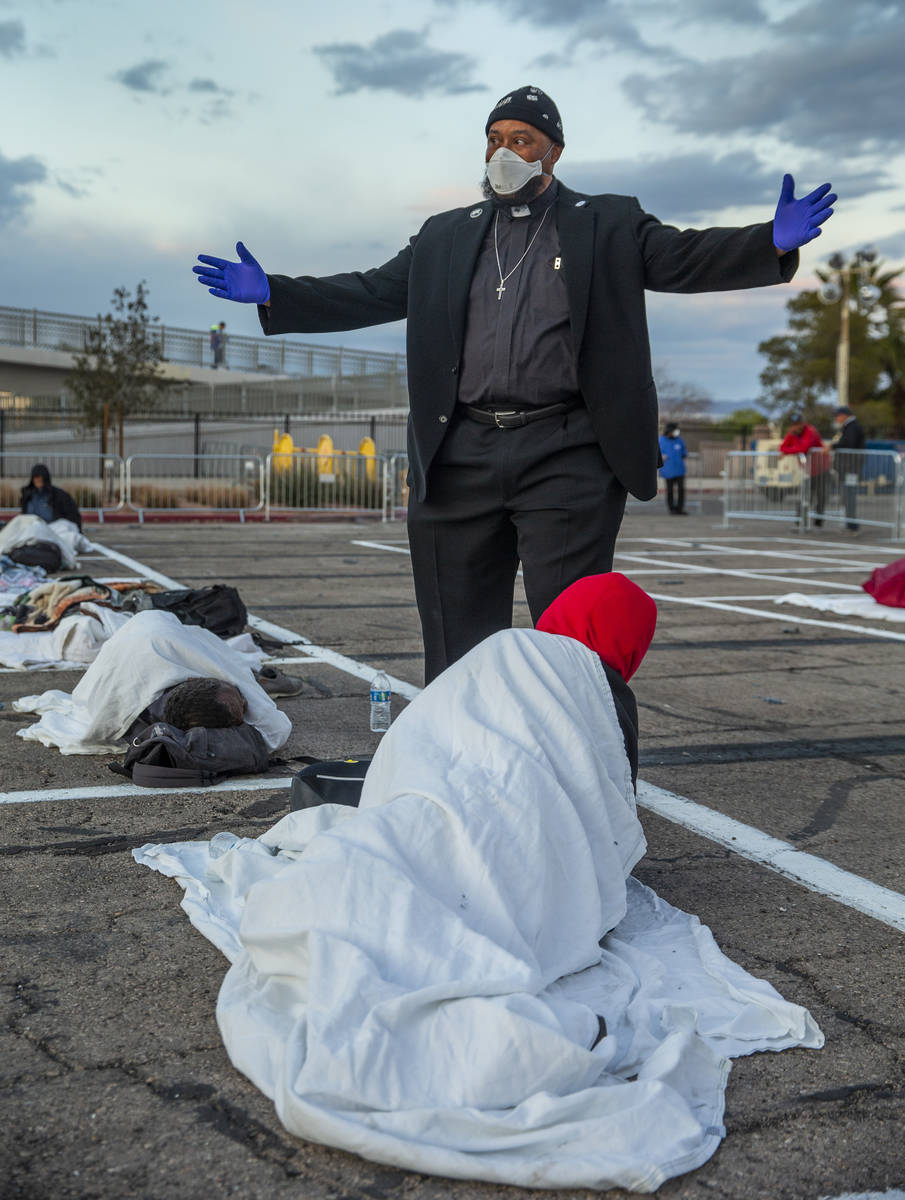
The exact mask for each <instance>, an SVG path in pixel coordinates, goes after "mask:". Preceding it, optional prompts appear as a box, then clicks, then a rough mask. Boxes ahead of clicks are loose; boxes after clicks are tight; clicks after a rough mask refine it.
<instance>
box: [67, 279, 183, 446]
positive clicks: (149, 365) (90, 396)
mask: <svg viewBox="0 0 905 1200" xmlns="http://www.w3.org/2000/svg"><path fill="white" fill-rule="evenodd" d="M111 303H112V309H113V311H112V312H109V313H107V314H106V315H105V316H101V315H100V313H98V317H97V324H96V325H92V326H90V327H89V328H88V330H87V331H86V334H85V349H84V351H83V352H82V353H80V354H76V355H75V356H74V360H73V370H72V372H71V373H70V375H69V376H68V377H67V379H66V386H67V389H68V390H69V392H70V393H71V395H72V397H73V398H74V399H75V401H76V403H77V405H78V407H79V410H80V414H81V419H82V423H83V424H84V425H85V426H87V427H97V426H99V427H100V429H101V449H102V452H103V453H104V454H106V453H107V448H108V446H107V443H108V438H109V431H110V425H111V422H112V421H114V420H115V422H116V425H117V427H118V432H119V453H120V456H122V454H123V437H124V434H123V431H124V427H125V421H126V417H127V416H128V415H129V414H130V413H133V412H136V411H139V410H142V411H143V410H146V409H148V408H151V407H153V405H154V402H155V400H156V399H157V397H158V396H159V395H160V393H161V392H162V391H163V390H164V389H165V388H166V387H167V386H168V383H167V380H166V379H165V378H164V375H163V371H162V369H161V362H162V361H163V355H162V352H161V344H160V339H159V337H158V336H157V331H156V330H155V329H154V328H153V326H154V323H155V322H156V321H157V320H158V318H157V317H150V316H149V315H148V291H147V288H146V287H145V284H144V281H143V280H142V281H141V282H139V284H138V286H137V287H136V289H135V297H134V299H133V298H132V295H131V293H130V291H129V289H128V288H124V287H118V288H116V290H115V291H114V293H113V299H112V302H111Z"/></svg>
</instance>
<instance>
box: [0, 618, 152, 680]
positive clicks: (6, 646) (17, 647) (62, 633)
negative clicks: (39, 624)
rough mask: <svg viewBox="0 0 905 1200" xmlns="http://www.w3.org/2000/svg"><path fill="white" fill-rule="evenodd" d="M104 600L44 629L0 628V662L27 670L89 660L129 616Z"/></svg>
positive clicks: (95, 655) (0, 663) (90, 660)
mask: <svg viewBox="0 0 905 1200" xmlns="http://www.w3.org/2000/svg"><path fill="white" fill-rule="evenodd" d="M130 616H131V614H130V613H123V612H117V611H116V609H113V608H106V607H105V606H104V605H103V604H93V603H91V602H87V603H85V604H83V605H82V606H81V611H80V612H77V613H74V614H73V615H72V616H70V617H64V618H63V619H62V621H60V622H59V624H58V625H57V626H56V627H55V628H54V629H50V630H48V631H47V632H46V633H39V632H36V633H13V632H12V631H10V630H4V631H3V632H0V665H2V666H4V667H16V668H18V669H20V670H23V671H24V670H26V669H27V668H29V667H32V668H34V667H58V666H64V667H65V666H71V665H79V664H83V663H91V662H94V660H95V659H96V658H97V656H98V654H99V653H100V649H101V646H103V644H104V643H105V642H107V641H109V639H110V638H111V637H113V635H114V633H116V631H117V629H120V628H122V626H123V625H125V623H126V621H128V620H129V619H130Z"/></svg>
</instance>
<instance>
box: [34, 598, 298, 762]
mask: <svg viewBox="0 0 905 1200" xmlns="http://www.w3.org/2000/svg"><path fill="white" fill-rule="evenodd" d="M28 636H34V635H33V634H32V635H28ZM232 641H233V643H235V645H229V646H228V645H226V643H225V642H223V641H222V640H221V639H220V638H218V637H216V636H215V635H214V634H212V633H211V632H210V631H209V630H207V629H202V628H201V627H200V626H198V625H183V624H182V623H181V621H180V620H179V619H178V617H176V616H174V615H173V613H168V612H160V611H156V610H149V611H146V612H140V613H136V615H135V616H134V617H130V618H129V620H127V621H126V622H125V624H124V625H123V626H122V627H121V628H120V629H118V630H117V632H116V633H115V634H114V636H113V637H111V638H110V640H109V641H108V642H106V643H105V644H104V645H103V646H102V647H101V649H100V653H99V654H98V656H97V658H96V659H95V660H94V662H93V663H92V664H91V666H90V667H89V668H88V670H87V671H86V672H85V674H84V676H83V677H82V678H81V679H80V680H79V682H78V683H77V684H76V686H75V688H74V689H73V692H72V695H71V696H70V695H69V694H68V693H66V692H60V691H56V690H53V691H48V692H43V693H42V694H41V695H38V696H24V697H23V698H22V699H21V700H16V701H14V703H13V706H12V707H13V708H14V709H15V710H16V711H17V712H33V713H39V714H40V716H41V719H40V721H38V723H37V724H36V725H29V726H28V727H27V728H26V729H20V730H19V733H18V736H19V737H22V738H26V739H28V740H31V741H37V742H43V743H44V745H45V746H57V747H59V749H60V750H61V751H62V752H63V754H103V753H106V752H108V751H111V750H112V751H116V750H119V749H120V748H121V747H120V739H121V738H122V736H123V734H124V733H125V731H126V730H127V729H128V728H129V726H130V725H131V724H132V722H133V721H134V720H135V718H136V717H137V716H138V714H139V713H140V712H141V711H142V710H143V709H144V708H147V706H148V705H149V704H150V703H151V701H152V700H156V698H157V697H158V696H159V695H160V694H161V693H162V692H164V691H166V689H167V688H170V687H174V686H175V685H176V684H177V683H182V682H183V680H185V679H192V678H203V677H209V678H213V679H226V680H228V681H229V682H230V683H234V684H235V685H236V687H237V688H238V689H239V690H240V691H241V692H242V694H243V695H244V697H245V699H246V700H247V701H248V711H247V712H246V714H245V719H246V721H248V723H249V724H250V725H254V726H255V728H256V729H258V730H259V731H260V733H261V736H262V737H263V738H264V741H265V743H266V744H267V748H268V749H269V750H276V749H277V747H279V746H282V745H283V743H284V742H285V741H286V739H287V738H288V737H289V734H290V732H291V730H292V726H291V724H290V721H289V718H288V717H287V716H286V715H285V713H282V712H280V710H279V709H278V708H277V706H276V705H275V704H274V702H273V701H272V700H271V698H270V697H269V696H268V695H267V693H266V692H265V691H264V689H263V688H262V687H261V685H260V684H259V683H258V681H257V680H256V679H255V677H254V675H253V674H252V671H253V669H256V668H257V667H259V666H260V665H261V662H262V661H263V658H264V655H263V653H262V652H261V651H260V650H259V649H258V648H257V646H255V644H254V642H253V641H252V640H251V637H250V635H248V634H241V635H240V636H239V637H238V638H233V639H232Z"/></svg>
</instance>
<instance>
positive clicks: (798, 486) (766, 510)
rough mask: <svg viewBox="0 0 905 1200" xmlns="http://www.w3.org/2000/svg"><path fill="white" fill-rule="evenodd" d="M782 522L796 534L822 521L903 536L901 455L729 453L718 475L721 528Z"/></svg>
mask: <svg viewBox="0 0 905 1200" xmlns="http://www.w3.org/2000/svg"><path fill="white" fill-rule="evenodd" d="M744 519H756V520H760V521H784V522H786V523H789V524H793V525H795V527H796V528H797V529H799V530H801V531H802V532H803V531H805V530H807V529H809V528H811V527H812V526H815V525H816V526H818V527H819V526H821V525H823V524H824V523H826V524H832V525H837V526H846V527H848V528H849V529H855V528H858V527H859V526H861V525H866V526H869V527H871V528H876V529H887V530H888V531H889V533H890V536H891V537H893V538H901V537H903V535H905V454H902V453H901V452H900V451H897V450H832V449H830V448H829V447H826V446H823V447H815V448H814V449H812V450H810V451H809V452H808V454H807V455H803V454H780V453H779V451H777V450H764V451H760V450H733V451H731V452H730V453H729V454H728V455H727V456H726V466H725V470H724V477H723V524H724V525H725V526H728V525H729V522H730V521H731V520H744Z"/></svg>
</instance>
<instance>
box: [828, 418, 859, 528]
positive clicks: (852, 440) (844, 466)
mask: <svg viewBox="0 0 905 1200" xmlns="http://www.w3.org/2000/svg"><path fill="white" fill-rule="evenodd" d="M833 423H834V424H835V426H836V432H835V434H834V435H833V440H832V441H831V442H830V446H831V448H832V450H833V465H834V466H835V468H836V472H837V474H838V476H839V490H840V491H841V492H842V503H843V505H844V506H845V528H846V529H851V530H852V532H854V531H855V530H858V529H860V528H861V526H860V525H859V524H858V522H857V521H856V520H855V517H856V516H857V504H858V485H859V483H860V482H861V468H862V467H863V465H864V463H863V458H862V456H861V455H860V454H843V455H842V456H841V457H840V458H837V457H836V451H837V450H863V449H864V441H865V438H864V430H863V428H862V427H861V422H860V421H859V420H858V418H857V417H856V416H855V414H854V413H853V412H852V410H851V409H850V408H849V407H848V405H847V404H841V405H840V406H839V407H838V408H837V409H836V411H835V412H834V413H833Z"/></svg>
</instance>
